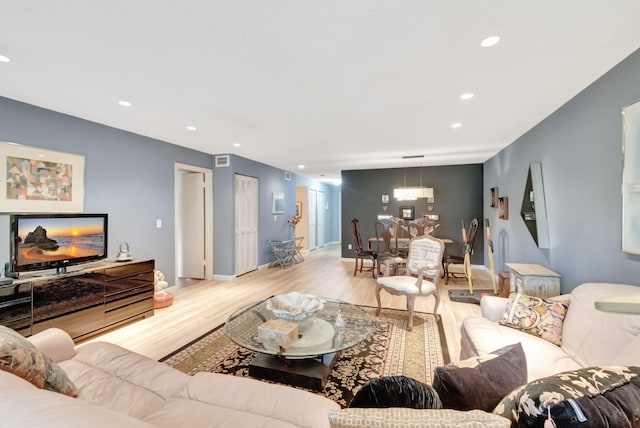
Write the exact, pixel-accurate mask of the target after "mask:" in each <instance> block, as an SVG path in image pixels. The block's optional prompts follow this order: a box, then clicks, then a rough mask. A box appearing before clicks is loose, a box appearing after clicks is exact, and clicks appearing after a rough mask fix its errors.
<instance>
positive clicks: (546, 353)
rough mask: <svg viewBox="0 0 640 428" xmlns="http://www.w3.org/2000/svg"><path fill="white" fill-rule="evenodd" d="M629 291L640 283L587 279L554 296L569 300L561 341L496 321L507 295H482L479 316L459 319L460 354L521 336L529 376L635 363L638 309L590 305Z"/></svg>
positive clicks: (639, 356) (638, 358) (639, 361)
mask: <svg viewBox="0 0 640 428" xmlns="http://www.w3.org/2000/svg"><path fill="white" fill-rule="evenodd" d="M633 293H640V287H637V286H633V285H623V284H609V283H587V284H582V285H580V286H578V287H576V288H575V289H574V290H573V291H572V292H571V293H570V294H568V295H563V296H558V297H556V298H554V299H555V300H563V299H564V300H569V301H570V304H569V308H568V310H567V312H566V317H565V319H564V323H563V327H562V344H561V346H557V345H554V344H552V343H550V342H548V341H546V340H544V339H541V338H539V337H536V336H532V335H531V334H528V333H525V332H523V331H520V330H517V329H514V328H511V327H507V326H504V325H501V324H499V321H500V319H501V316H502V314H503V313H504V311H505V307H506V304H507V302H508V299H506V298H501V297H496V296H489V297H485V298H483V299H482V301H481V304H480V306H481V311H482V317H470V318H467V319H465V320H464V322H463V324H462V332H461V336H462V338H461V353H460V359H466V358H470V357H473V356H478V355H484V354H488V353H490V352H492V351H495V350H496V349H499V348H502V347H504V346H506V345H510V344H513V343H517V342H521V343H522V347H523V349H524V352H525V354H526V359H527V375H528V380H529V381H531V380H534V379H539V378H542V377H546V376H551V375H553V374H556V373H560V372H564V371H567V370H574V369H578V368H582V367H590V366H601V365H617V366H640V315H634V314H621V313H609V312H603V311H599V310H597V309H596V308H595V301H596V300H598V299H600V298H602V297H605V296H615V295H626V294H633Z"/></svg>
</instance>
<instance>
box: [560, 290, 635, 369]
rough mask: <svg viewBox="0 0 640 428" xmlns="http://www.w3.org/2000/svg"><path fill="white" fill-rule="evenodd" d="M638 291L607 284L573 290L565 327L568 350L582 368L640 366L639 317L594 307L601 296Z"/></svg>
mask: <svg viewBox="0 0 640 428" xmlns="http://www.w3.org/2000/svg"><path fill="white" fill-rule="evenodd" d="M638 292H640V287H637V286H633V285H623V284H606V283H587V284H582V285H580V286H579V287H576V288H575V289H573V290H572V291H571V307H570V309H569V311H568V312H567V316H566V318H565V321H564V326H563V338H562V349H563V350H564V351H565V353H566V354H567V355H568V356H569V357H571V358H572V359H573V360H575V361H576V362H578V363H579V364H580V365H581V366H583V367H589V366H597V365H634V366H638V365H640V352H639V350H640V339H639V337H640V316H638V315H632V314H620V313H610V312H604V311H599V310H596V309H594V308H595V301H596V300H598V299H600V298H602V297H605V296H615V295H624V294H632V293H638Z"/></svg>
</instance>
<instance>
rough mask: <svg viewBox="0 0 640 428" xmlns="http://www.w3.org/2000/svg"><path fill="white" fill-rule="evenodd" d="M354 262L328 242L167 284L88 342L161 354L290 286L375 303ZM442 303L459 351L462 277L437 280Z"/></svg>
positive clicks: (454, 353) (401, 301)
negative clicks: (143, 306) (131, 315)
mask: <svg viewBox="0 0 640 428" xmlns="http://www.w3.org/2000/svg"><path fill="white" fill-rule="evenodd" d="M353 269H354V261H353V260H352V259H341V258H340V248H339V246H338V245H336V244H334V245H328V246H325V247H323V248H320V249H317V250H315V251H311V252H309V253H306V254H305V261H304V262H302V263H300V264H297V265H295V266H292V267H290V268H288V269H280V268H268V269H261V270H258V271H255V272H250V273H248V274H245V275H242V276H240V277H238V278H236V279H234V280H233V281H197V282H188V283H186V284H185V285H181V286H174V287H170V288H169V289H167V290H168V291H170V292H171V293H172V294H173V296H174V303H173V305H172V306H170V307H167V308H162V309H157V310H156V311H155V315H154V316H153V317H150V318H148V319H145V320H141V321H137V322H134V323H131V324H128V325H125V326H123V327H121V328H118V329H116V330H112V331H110V332H107V333H105V334H102V335H100V336H96V337H94V338H92V339H90V340H89V341H88V342H90V341H96V340H104V341H107V342H112V343H116V344H119V345H121V346H123V347H125V348H128V349H131V350H133V351H136V352H139V353H141V354H143V355H146V356H148V357H150V358H154V359H159V358H162V357H163V356H165V355H167V354H169V353H170V352H172V351H174V350H176V349H178V348H179V347H181V346H183V345H185V344H187V343H189V342H191V341H192V340H194V339H196V338H198V337H199V336H201V335H202V334H204V333H206V332H207V331H209V330H211V329H212V328H214V327H216V326H218V325H220V324H222V323H224V321H225V320H226V318H227V316H228V315H229V314H230V313H231V312H232V311H233V310H234V309H236V308H238V307H241V306H244V305H247V304H249V303H251V302H253V301H256V300H258V299H264V298H267V297H269V296H271V295H274V294H281V293H287V292H289V291H294V290H296V291H302V292H306V293H312V294H315V295H317V296H325V297H332V298H336V299H340V300H344V301H347V302H350V303H355V304H359V305H368V306H376V298H375V284H376V282H375V280H374V279H373V278H372V276H371V273H370V272H366V273H365V272H362V273H358V274H357V275H356V276H355V277H354V276H353ZM473 277H474V287H476V288H491V282H490V280H491V277H490V274H489V271H488V270H487V269H485V268H483V267H479V268H477V269H476V268H474V271H473ZM438 288H439V292H440V297H441V299H440V306H439V308H438V313H439V314H440V315H441V316H442V320H443V324H444V329H445V336H446V339H447V345H448V348H449V355H450V356H451V358H452V360H456V359H457V357H458V355H459V353H460V325H461V323H462V320H463V319H464V318H465V317H468V316H478V315H479V314H480V308H479V306H478V305H475V304H469V303H458V302H452V301H451V300H450V299H449V295H448V290H449V289H453V288H457V289H463V288H466V280H464V279H459V280H455V281H451V280H450V281H449V285H445V283H444V279H443V280H442V281H441V282H440V284H439V286H438ZM433 303H434V299H433V297H423V298H418V299H416V304H415V310H416V311H421V312H433ZM382 306H383V307H388V308H398V309H405V308H406V300H405V298H404V297H400V296H391V295H389V294H387V293H385V292H383V293H382Z"/></svg>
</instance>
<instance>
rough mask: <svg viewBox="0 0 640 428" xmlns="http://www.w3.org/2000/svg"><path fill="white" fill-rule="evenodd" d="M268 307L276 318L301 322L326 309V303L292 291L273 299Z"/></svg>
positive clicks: (311, 296)
mask: <svg viewBox="0 0 640 428" xmlns="http://www.w3.org/2000/svg"><path fill="white" fill-rule="evenodd" d="M266 307H267V309H268V310H270V311H271V312H272V313H273V315H274V316H275V317H276V318H280V319H285V320H293V321H300V320H303V319H305V318H307V317H309V316H310V315H312V314H313V313H315V312H317V311H319V310H320V309H322V308H324V301H323V300H322V299H320V298H318V297H316V296H313V295H311V294H305V293H300V292H297V291H292V292H291V293H287V294H278V295H277V296H273V297H271V298H270V299H269V300H267V305H266Z"/></svg>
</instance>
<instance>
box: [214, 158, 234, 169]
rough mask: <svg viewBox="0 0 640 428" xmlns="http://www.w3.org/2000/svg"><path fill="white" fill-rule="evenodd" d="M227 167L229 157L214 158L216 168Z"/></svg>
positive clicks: (229, 163) (229, 162)
mask: <svg viewBox="0 0 640 428" xmlns="http://www.w3.org/2000/svg"><path fill="white" fill-rule="evenodd" d="M229 165H231V161H230V160H229V155H224V156H216V168H223V167H225V166H229Z"/></svg>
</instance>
